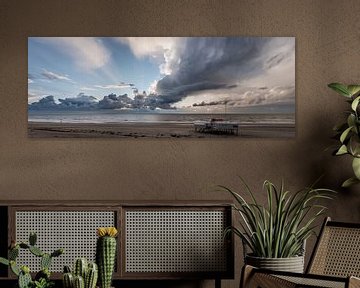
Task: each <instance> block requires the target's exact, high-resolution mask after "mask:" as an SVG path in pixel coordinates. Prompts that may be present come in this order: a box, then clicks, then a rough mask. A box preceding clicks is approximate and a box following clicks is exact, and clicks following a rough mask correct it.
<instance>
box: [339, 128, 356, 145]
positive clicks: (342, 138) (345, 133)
mask: <svg viewBox="0 0 360 288" xmlns="http://www.w3.org/2000/svg"><path fill="white" fill-rule="evenodd" d="M352 128H353V126H350V127H349V128H347V129H345V131H344V132H343V133H341V136H340V141H341V143H344V141H345V139H346V137H347V136H348V134H349V132H350V131H351V129H352Z"/></svg>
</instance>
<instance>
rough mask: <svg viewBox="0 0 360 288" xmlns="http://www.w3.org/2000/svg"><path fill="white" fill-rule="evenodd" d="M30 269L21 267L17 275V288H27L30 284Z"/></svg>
mask: <svg viewBox="0 0 360 288" xmlns="http://www.w3.org/2000/svg"><path fill="white" fill-rule="evenodd" d="M29 272H30V269H29V267H27V266H23V267H22V268H21V272H20V274H19V279H18V285H19V288H28V287H29V285H30V283H32V279H31V275H30V273H29Z"/></svg>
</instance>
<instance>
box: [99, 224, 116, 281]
mask: <svg viewBox="0 0 360 288" xmlns="http://www.w3.org/2000/svg"><path fill="white" fill-rule="evenodd" d="M97 235H98V236H99V238H98V239H97V243H96V262H97V265H98V267H99V282H100V287H101V288H110V287H111V280H112V274H113V272H114V265H115V258H116V238H115V237H116V236H117V230H116V228H115V227H106V228H98V229H97Z"/></svg>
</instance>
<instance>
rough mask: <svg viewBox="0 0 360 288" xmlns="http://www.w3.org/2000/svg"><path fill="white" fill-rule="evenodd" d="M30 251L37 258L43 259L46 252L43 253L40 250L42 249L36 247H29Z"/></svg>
mask: <svg viewBox="0 0 360 288" xmlns="http://www.w3.org/2000/svg"><path fill="white" fill-rule="evenodd" d="M29 251H30V252H31V253H32V254H34V255H35V256H38V257H41V256H43V255H44V252H42V251H41V250H40V248H38V247H36V246H30V247H29Z"/></svg>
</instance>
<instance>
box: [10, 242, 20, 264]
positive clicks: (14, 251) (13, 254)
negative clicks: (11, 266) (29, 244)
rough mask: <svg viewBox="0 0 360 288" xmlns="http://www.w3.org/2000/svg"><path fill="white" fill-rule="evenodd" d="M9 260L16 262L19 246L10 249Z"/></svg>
mask: <svg viewBox="0 0 360 288" xmlns="http://www.w3.org/2000/svg"><path fill="white" fill-rule="evenodd" d="M8 256H9V260H14V261H15V260H16V258H17V257H18V256H19V246H17V245H16V246H15V247H14V248H12V249H10V250H9V252H8Z"/></svg>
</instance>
